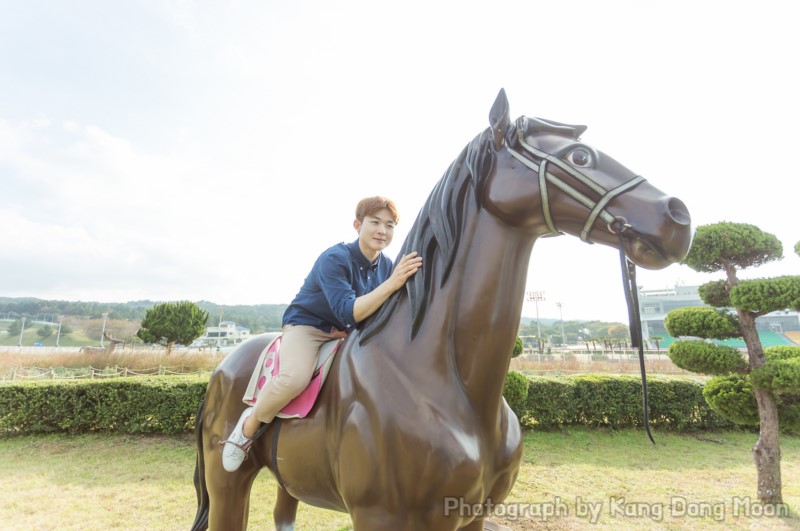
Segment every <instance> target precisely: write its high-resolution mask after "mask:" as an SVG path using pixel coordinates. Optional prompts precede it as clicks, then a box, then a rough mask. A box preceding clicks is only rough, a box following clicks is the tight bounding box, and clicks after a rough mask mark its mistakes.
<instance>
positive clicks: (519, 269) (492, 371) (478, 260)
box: [447, 211, 535, 418]
mask: <svg viewBox="0 0 800 531" xmlns="http://www.w3.org/2000/svg"><path fill="white" fill-rule="evenodd" d="M534 241H535V237H534V236H533V235H532V234H531V233H529V232H525V231H521V230H514V229H509V228H508V227H506V226H503V225H502V223H501V222H500V221H499V220H498V219H497V218H495V217H493V216H491V215H490V214H489V213H488V212H486V211H483V212H481V213H480V214H479V215H478V216H476V219H475V222H474V225H473V227H472V230H471V231H470V232H469V235H468V236H467V238H465V241H462V243H461V245H460V246H459V249H460V250H459V256H458V257H457V261H458V263H460V264H463V268H462V269H460V274H458V275H457V276H456V277H455V278H453V279H452V281H453V283H454V284H453V287H452V288H451V291H450V293H451V294H452V297H451V301H450V302H451V304H452V305H451V306H450V319H449V323H447V326H448V327H449V328H450V329H451V330H453V332H454V333H453V341H454V344H453V347H454V348H453V352H454V354H455V361H456V366H457V370H458V374H459V377H460V379H461V381H462V382H463V384H464V388H465V390H466V394H467V395H468V397H469V400H470V402H471V403H472V405H473V408H475V409H477V410H479V411H478V413H480V412H481V411H480V410H482V412H483V414H484V415H486V416H487V417H488V418H491V417H493V416H494V415H495V414H496V412H497V411H498V403H499V401H500V397H501V395H502V392H503V384H504V382H505V376H506V373H507V371H508V366H509V363H510V360H511V352H512V350H513V347H514V341H515V340H516V337H517V333H518V330H519V322H520V314H521V312H522V301H523V297H524V292H525V283H526V278H527V272H528V263H529V260H530V254H531V250H532V248H533V243H534Z"/></svg>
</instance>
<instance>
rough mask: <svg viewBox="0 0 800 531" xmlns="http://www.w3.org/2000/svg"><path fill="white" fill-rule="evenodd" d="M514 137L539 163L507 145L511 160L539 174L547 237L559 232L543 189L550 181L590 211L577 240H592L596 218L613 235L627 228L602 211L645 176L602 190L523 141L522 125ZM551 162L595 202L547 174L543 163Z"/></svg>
mask: <svg viewBox="0 0 800 531" xmlns="http://www.w3.org/2000/svg"><path fill="white" fill-rule="evenodd" d="M517 138H518V139H519V143H520V145H521V146H522V148H523V149H524V150H525V151H527V152H528V153H530V154H531V155H532V156H533V157H536V158H537V159H540V162H539V163H537V162H536V161H533V160H531V159H529V158H528V157H526V156H524V155H523V154H522V153H520V152H519V151H516V150H515V149H514V148H512V147H511V146H507V149H508V152H509V153H510V154H511V156H513V157H514V158H515V159H517V160H518V161H520V162H521V163H522V164H524V165H525V166H527V167H528V168H530V169H531V170H533V171H535V172H536V173H537V174H538V175H539V193H540V194H541V197H542V210H543V213H544V220H545V223H546V224H547V228H548V229H550V232H549V233H548V234H547V236H557V235H560V234H561V232H560V231H559V230H558V229H557V228H556V226H555V224H554V223H553V217H552V216H551V214H550V198H549V194H548V191H547V183H551V184H552V185H553V186H555V187H556V188H558V189H559V190H561V191H562V192H564V193H565V194H567V195H569V196H570V197H572V198H573V199H575V200H576V201H578V202H579V203H581V204H582V205H583V206H585V207H586V208H588V209H589V210H590V212H589V217H588V218H587V219H586V223H584V225H583V230H581V240H583V241H585V242H588V243H592V242H591V241H590V240H589V234H590V233H591V232H592V226H593V225H594V222H595V220H596V219H597V218H598V217H599V218H600V219H602V220H603V221H605V222H606V226H607V227H608V230H609V231H611V232H612V233H614V234H616V233H617V232H624V231H625V230H626V229H628V228H630V225H628V222H627V221H626V220H625V218H623V217H621V216H618V217H615V216H612V215H611V214H609V212H608V211H607V210H606V205H607V204H608V203H609V202H610V201H611V200H612V199H614V198H615V197H617V196H618V195H622V194H623V193H625V192H627V191H629V190H631V189H633V188H634V187H636V186H638V185H639V184H641V183H642V182H644V181H645V178H644V177H642V176H641V175H637V176H636V177H634V178H633V179H631V180H629V181H627V182H625V183H623V184H621V185H619V186H617V187H616V188H614V189H612V190H606V189H605V188H603V187H602V186H601V185H599V184H597V183H596V182H594V181H593V180H592V179H591V178H589V177H587V176H586V175H584V174H583V173H581V172H580V171H578V170H577V169H575V168H574V167H572V166H571V165H569V164H567V163H566V162H564V161H563V160H561V159H559V158H558V157H554V156H553V155H551V154H549V153H546V152H544V151H542V150H540V149H538V148H536V147H534V146H532V145H530V144H528V143H527V142H525V131H524V130H523V128H522V127H518V128H517ZM548 164H552V165H555V166H557V167H558V168H560V169H561V170H562V171H563V172H565V173H567V174H568V175H570V176H571V177H573V178H575V179H577V180H578V181H580V182H581V183H583V184H585V185H586V186H587V187H589V188H590V189H592V190H593V191H594V192H596V193H597V194H599V195H600V198H599V199H598V200H597V201H594V200H593V199H591V198H589V197H587V196H586V195H585V194H583V193H582V192H580V191H578V190H577V189H575V188H574V187H573V186H571V185H570V184H568V183H566V182H564V181H563V180H562V179H560V178H559V177H556V176H555V175H553V174H552V173H550V172H549V171H548V169H547V165H548Z"/></svg>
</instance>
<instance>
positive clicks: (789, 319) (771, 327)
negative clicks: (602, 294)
mask: <svg viewBox="0 0 800 531" xmlns="http://www.w3.org/2000/svg"><path fill="white" fill-rule="evenodd" d="M698 288H699V286H680V285H676V286H675V287H674V288H665V289H650V290H646V289H640V290H639V314H640V317H641V320H642V338H643V339H644V340H645V341H647V340H649V339H650V338H651V337H653V336H661V337H667V336H668V335H669V334H668V333H667V328H666V326H665V325H664V319H666V317H667V314H668V313H669V312H671V311H672V310H674V309H676V308H686V307H689V306H707V304H706V303H704V302H703V300H702V299H701V298H700V295H699V294H698V292H697V290H698ZM756 328H757V329H758V331H759V333H764V332H773V333H777V334H786V333H787V332H792V334H790V335H792V336H794V335H795V334H794V333H793V332H800V315H799V314H798V312H796V311H791V310H789V311H777V312H772V313H768V314H767V315H763V316H761V317H759V318H758V319H756ZM662 345H663V343H662Z"/></svg>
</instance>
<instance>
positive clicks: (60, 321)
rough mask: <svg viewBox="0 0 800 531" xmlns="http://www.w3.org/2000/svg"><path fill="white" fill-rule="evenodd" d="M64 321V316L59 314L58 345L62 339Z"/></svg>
mask: <svg viewBox="0 0 800 531" xmlns="http://www.w3.org/2000/svg"><path fill="white" fill-rule="evenodd" d="M63 321H64V316H63V315H59V316H58V332H56V347H58V346H59V345H58V342H59V341H60V340H61V323H62V322H63Z"/></svg>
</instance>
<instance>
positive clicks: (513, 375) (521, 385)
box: [503, 371, 528, 418]
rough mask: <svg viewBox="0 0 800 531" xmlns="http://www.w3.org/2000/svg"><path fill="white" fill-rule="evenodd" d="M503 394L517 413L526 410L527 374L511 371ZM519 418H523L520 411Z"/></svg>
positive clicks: (507, 376)
mask: <svg viewBox="0 0 800 531" xmlns="http://www.w3.org/2000/svg"><path fill="white" fill-rule="evenodd" d="M503 396H504V397H505V399H506V402H508V406H509V407H510V408H511V409H512V410H514V412H515V413H517V412H522V411H524V408H525V398H526V397H527V396H528V380H527V379H526V378H525V376H523V375H522V374H520V373H518V372H514V371H511V372H509V373H508V374H507V375H506V381H505V383H504V384H503ZM517 418H521V417H520V415H519V413H517Z"/></svg>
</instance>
